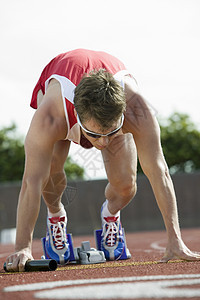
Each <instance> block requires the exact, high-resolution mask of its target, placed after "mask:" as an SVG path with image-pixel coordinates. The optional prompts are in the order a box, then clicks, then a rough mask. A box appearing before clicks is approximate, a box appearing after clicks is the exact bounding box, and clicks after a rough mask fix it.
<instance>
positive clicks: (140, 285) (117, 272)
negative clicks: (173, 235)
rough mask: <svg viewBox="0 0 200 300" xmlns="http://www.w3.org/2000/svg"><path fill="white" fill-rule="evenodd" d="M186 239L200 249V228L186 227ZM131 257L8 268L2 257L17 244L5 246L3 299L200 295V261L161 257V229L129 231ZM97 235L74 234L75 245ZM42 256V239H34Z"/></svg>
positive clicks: (1, 253) (1, 273) (1, 272)
mask: <svg viewBox="0 0 200 300" xmlns="http://www.w3.org/2000/svg"><path fill="white" fill-rule="evenodd" d="M182 236H183V240H184V242H185V243H186V245H187V246H188V247H189V248H190V249H191V250H194V251H200V229H185V230H182ZM126 239H127V244H128V248H129V250H130V252H131V254H132V258H131V259H129V260H123V261H115V262H106V263H103V264H97V265H95V264H94V265H66V266H64V267H59V268H58V269H57V270H56V271H49V272H26V273H5V272H4V270H3V263H4V261H5V259H6V257H7V255H9V253H11V252H12V251H13V248H14V246H13V245H1V248H0V266H1V270H0V299H2V300H3V299H6V300H11V299H13V300H18V299H29V300H32V299H54V300H55V299H79V300H80V299H93V300H95V299H163V300H165V299H193V300H197V299H200V262H183V261H171V262H169V263H167V264H166V263H164V264H162V263H159V260H160V258H161V257H162V255H163V253H164V249H165V245H166V233H165V232H162V231H155V232H139V233H132V234H131V233H128V234H126ZM86 240H89V241H90V243H91V246H92V247H96V246H95V243H94V238H93V237H92V236H84V237H83V236H82V237H73V241H74V246H75V247H78V246H80V245H81V242H82V241H86ZM33 255H34V258H35V259H40V258H41V255H42V244H41V242H40V241H38V240H34V242H33Z"/></svg>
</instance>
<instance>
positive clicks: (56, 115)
mask: <svg viewBox="0 0 200 300" xmlns="http://www.w3.org/2000/svg"><path fill="white" fill-rule="evenodd" d="M67 130H68V128H67V123H66V118H65V112H64V107H63V100H62V94H61V87H60V84H59V82H58V81H56V80H51V82H50V83H49V86H48V88H47V91H46V93H45V95H44V96H43V98H42V101H41V103H40V105H39V107H38V109H37V110H36V112H35V114H34V116H33V119H32V122H31V125H30V128H29V131H28V134H27V138H28V137H29V136H30V137H31V139H32V138H33V137H34V139H35V138H36V137H37V138H38V139H39V140H40V139H45V140H46V141H47V140H49V142H50V141H52V142H54V143H55V142H57V141H58V140H63V139H65V137H66V135H67Z"/></svg>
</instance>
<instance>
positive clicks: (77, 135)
mask: <svg viewBox="0 0 200 300" xmlns="http://www.w3.org/2000/svg"><path fill="white" fill-rule="evenodd" d="M31 106H32V107H33V108H34V109H36V112H35V114H34V116H33V119H32V122H31V125H30V128H29V131H28V134H27V136H26V140H25V152H26V162H25V169H24V176H23V180H22V186H21V191H20V195H19V203H18V210H17V235H16V245H15V251H16V252H15V253H14V254H12V255H10V256H9V257H8V258H7V260H6V263H7V269H8V270H12V271H24V266H25V263H26V261H27V260H28V259H33V257H32V252H31V244H32V235H33V230H34V226H35V223H36V220H37V217H38V213H39V207H40V199H41V195H42V196H43V199H44V201H45V203H46V205H47V210H48V218H47V235H46V239H45V251H46V252H47V255H48V256H49V257H51V258H53V259H56V261H57V262H58V263H61V264H65V263H67V262H68V260H69V258H70V245H69V241H68V238H67V231H66V230H67V229H66V228H67V215H66V211H65V209H64V206H63V205H62V203H61V196H62V194H63V191H64V190H65V188H66V184H67V180H66V175H65V172H64V170H63V166H64V163H65V161H66V158H67V155H68V152H69V147H70V143H71V142H75V143H77V144H79V145H80V146H82V147H85V148H91V147H96V148H97V149H99V150H100V151H101V153H102V156H103V160H104V164H105V169H106V173H107V177H108V185H107V187H106V189H105V199H106V200H105V202H104V203H103V205H102V210H101V220H102V231H101V235H100V238H99V239H100V242H99V247H100V250H101V251H103V252H104V254H105V257H106V259H108V260H116V259H120V258H128V257H130V254H129V252H128V250H127V247H126V242H125V236H124V233H123V230H122V226H121V222H120V211H121V210H122V209H123V208H124V207H125V206H126V205H127V204H128V203H129V202H130V201H131V199H132V198H133V197H134V195H135V193H136V172H137V155H138V157H139V160H140V163H141V166H142V169H143V171H144V173H145V174H146V176H147V177H148V179H149V181H150V183H151V186H152V189H153V191H154V194H155V197H156V200H157V204H158V206H159V208H160V210H161V213H162V216H163V219H164V223H165V226H166V230H167V236H168V243H167V248H166V251H165V254H164V257H163V258H162V261H163V262H167V261H168V260H170V259H173V258H179V259H185V260H199V259H200V254H198V253H194V252H191V251H190V250H189V249H188V248H187V247H186V246H185V244H184V242H183V241H182V238H181V233H180V227H179V223H178V213H177V206H176V197H175V192H174V188H173V184H172V181H171V178H170V175H169V172H168V167H167V164H166V162H165V159H164V156H163V152H162V148H161V143H160V130H159V126H158V123H157V120H156V118H155V116H154V114H153V113H152V109H151V108H150V107H149V105H148V104H147V103H146V101H145V100H144V99H143V97H142V96H141V95H139V94H138V93H137V91H136V85H135V80H134V77H133V75H132V74H131V73H130V72H129V71H128V70H127V69H126V67H125V66H124V64H123V63H122V62H121V61H120V60H118V59H117V58H115V57H113V56H112V55H109V54H107V53H104V52H98V51H90V50H84V49H78V50H73V51H70V52H67V53H64V54H60V55H58V56H57V57H55V58H54V59H53V60H52V61H51V62H50V63H49V64H48V65H47V66H46V67H45V68H44V70H43V71H42V74H41V76H40V78H39V80H38V82H37V84H36V86H35V88H34V91H33V95H32V99H31ZM98 241H99V240H98Z"/></svg>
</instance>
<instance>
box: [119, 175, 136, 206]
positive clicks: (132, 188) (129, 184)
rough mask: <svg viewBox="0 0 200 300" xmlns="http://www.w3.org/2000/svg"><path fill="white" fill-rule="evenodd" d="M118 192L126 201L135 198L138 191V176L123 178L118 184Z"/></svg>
mask: <svg viewBox="0 0 200 300" xmlns="http://www.w3.org/2000/svg"><path fill="white" fill-rule="evenodd" d="M116 189H117V192H118V193H119V195H120V196H121V197H122V198H123V199H124V200H126V201H130V200H132V199H133V198H134V196H135V194H136V191H137V184H136V177H135V176H130V177H129V178H128V179H127V178H126V179H124V180H121V181H120V182H119V183H118V184H117V185H116Z"/></svg>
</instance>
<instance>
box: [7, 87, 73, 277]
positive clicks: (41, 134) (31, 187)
mask: <svg viewBox="0 0 200 300" xmlns="http://www.w3.org/2000/svg"><path fill="white" fill-rule="evenodd" d="M59 88H60V87H59V86H58V85H56V84H50V85H49V88H48V90H47V93H46V95H45V96H44V99H43V103H42V104H41V105H40V106H39V108H38V110H37V111H36V113H35V115H34V117H33V120H32V122H31V125H30V128H29V131H28V134H27V137H26V141H25V154H26V160H25V169H24V176H23V180H22V187H21V191H20V195H19V202H18V209H17V235H16V245H15V250H16V253H15V254H13V255H11V256H10V257H9V258H8V259H7V262H12V263H13V265H12V267H10V269H12V270H14V271H17V270H18V269H19V270H20V271H22V270H23V269H24V264H25V262H26V260H27V259H28V258H32V256H31V245H32V235H33V231H34V227H35V223H36V220H37V217H38V213H39V208H40V199H41V193H42V189H43V187H44V186H45V185H46V183H47V180H48V177H49V173H50V167H51V158H52V152H53V147H54V144H55V143H56V142H57V141H58V140H60V139H64V138H65V136H66V132H67V128H66V123H65V120H64V117H63V112H62V105H61V104H62V102H61V101H62V99H61V98H60V97H61V95H60V92H59V91H60V90H59Z"/></svg>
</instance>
